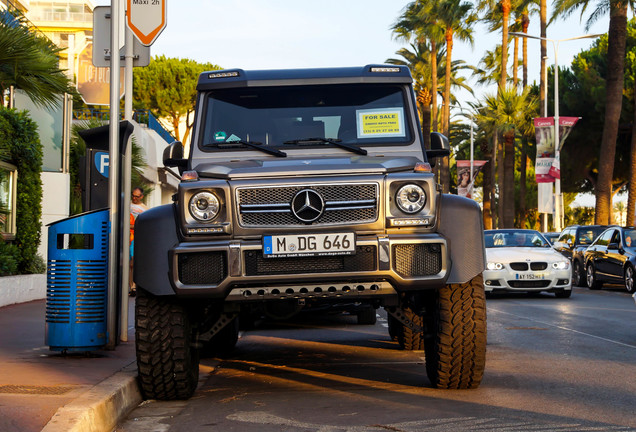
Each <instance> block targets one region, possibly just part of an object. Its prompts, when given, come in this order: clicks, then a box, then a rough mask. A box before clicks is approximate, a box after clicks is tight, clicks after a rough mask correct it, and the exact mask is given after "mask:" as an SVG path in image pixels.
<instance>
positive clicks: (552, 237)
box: [541, 232, 561, 245]
mask: <svg viewBox="0 0 636 432" xmlns="http://www.w3.org/2000/svg"><path fill="white" fill-rule="evenodd" d="M541 234H543V237H545V239H546V240H547V241H549V242H550V244H551V245H553V244H555V243H556V242H557V240H558V239H559V237H560V236H561V233H558V232H544V233H541Z"/></svg>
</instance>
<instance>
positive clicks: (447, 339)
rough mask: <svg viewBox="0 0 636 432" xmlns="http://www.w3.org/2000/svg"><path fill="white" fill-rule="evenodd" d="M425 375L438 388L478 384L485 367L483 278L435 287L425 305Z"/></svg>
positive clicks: (455, 387)
mask: <svg viewBox="0 0 636 432" xmlns="http://www.w3.org/2000/svg"><path fill="white" fill-rule="evenodd" d="M426 312H427V315H426V324H427V326H426V329H427V330H426V332H425V339H424V350H425V358H426V374H427V375H428V378H429V379H430V380H431V383H432V384H433V386H434V387H436V388H440V389H472V388H477V387H479V384H480V383H481V379H482V377H483V374H484V368H485V366H486V299H485V294H484V279H483V277H482V275H481V274H480V275H477V276H475V277H474V278H473V279H472V280H470V281H468V282H466V283H463V284H452V285H447V286H446V287H445V288H442V289H441V290H438V291H437V293H436V295H435V296H434V297H433V298H432V299H431V300H430V301H429V304H427V307H426Z"/></svg>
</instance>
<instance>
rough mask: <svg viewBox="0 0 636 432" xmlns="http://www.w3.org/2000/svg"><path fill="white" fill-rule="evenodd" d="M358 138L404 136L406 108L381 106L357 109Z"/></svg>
mask: <svg viewBox="0 0 636 432" xmlns="http://www.w3.org/2000/svg"><path fill="white" fill-rule="evenodd" d="M356 114H357V120H358V138H383V137H403V136H404V110H403V109H402V108H380V109H369V110H358V111H356Z"/></svg>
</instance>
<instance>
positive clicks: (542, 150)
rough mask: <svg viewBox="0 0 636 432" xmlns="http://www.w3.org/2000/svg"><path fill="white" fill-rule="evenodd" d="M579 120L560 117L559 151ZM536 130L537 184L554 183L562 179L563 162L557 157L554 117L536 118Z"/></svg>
mask: <svg viewBox="0 0 636 432" xmlns="http://www.w3.org/2000/svg"><path fill="white" fill-rule="evenodd" d="M578 120H579V118H578V117H559V151H561V149H562V148H563V143H564V142H565V139H566V138H567V137H568V135H569V134H570V131H571V130H572V127H573V126H574V125H575V124H576V122H577V121H578ZM534 130H535V136H536V139H537V160H536V162H535V167H534V168H535V177H536V180H537V183H552V182H554V180H555V179H557V178H561V166H560V162H561V161H560V160H559V158H557V157H555V156H556V151H555V148H554V117H538V118H535V119H534Z"/></svg>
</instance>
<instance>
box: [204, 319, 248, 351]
mask: <svg viewBox="0 0 636 432" xmlns="http://www.w3.org/2000/svg"><path fill="white" fill-rule="evenodd" d="M238 337H239V318H234V319H233V320H232V322H231V323H229V324H228V325H226V326H225V327H223V328H222V329H221V331H220V332H218V333H217V334H215V335H214V336H212V339H210V341H209V342H208V343H206V344H205V345H204V346H203V347H202V348H201V349H200V350H199V355H200V356H201V357H202V358H209V357H215V356H219V357H227V356H229V355H230V354H231V353H232V351H234V347H236V343H237V342H238Z"/></svg>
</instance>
